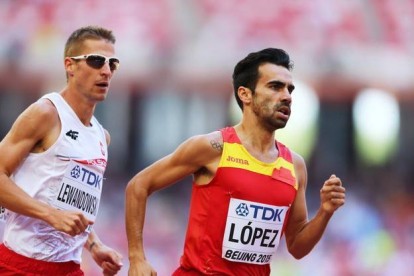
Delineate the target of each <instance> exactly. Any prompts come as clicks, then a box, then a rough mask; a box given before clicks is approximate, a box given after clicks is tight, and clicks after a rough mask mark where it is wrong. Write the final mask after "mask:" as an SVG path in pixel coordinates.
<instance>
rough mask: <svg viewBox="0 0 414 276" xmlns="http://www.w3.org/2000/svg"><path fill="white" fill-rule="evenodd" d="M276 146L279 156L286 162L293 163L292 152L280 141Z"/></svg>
mask: <svg viewBox="0 0 414 276" xmlns="http://www.w3.org/2000/svg"><path fill="white" fill-rule="evenodd" d="M276 145H277V148H278V150H279V156H280V157H282V158H283V159H285V160H286V161H288V162H290V163H293V162H292V153H291V152H290V149H289V148H288V147H286V146H285V145H283V144H282V143H280V142H278V141H276Z"/></svg>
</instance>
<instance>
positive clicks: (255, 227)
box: [126, 48, 345, 276]
mask: <svg viewBox="0 0 414 276" xmlns="http://www.w3.org/2000/svg"><path fill="white" fill-rule="evenodd" d="M291 67H292V66H291V61H290V58H289V56H288V54H287V53H286V52H285V51H283V50H280V49H273V48H269V49H264V50H262V51H259V52H256V53H251V54H249V55H248V56H247V57H246V58H245V59H243V60H241V61H240V62H239V63H238V64H237V65H236V67H235V70H234V74H233V85H234V91H235V96H236V99H237V102H238V104H239V106H240V107H241V109H242V110H243V119H242V121H241V123H240V124H238V125H236V126H235V127H228V128H224V129H222V130H220V131H216V132H213V133H210V134H207V135H201V136H195V137H192V138H190V139H189V140H187V141H186V142H184V143H183V144H182V145H181V146H179V147H178V148H177V150H176V151H175V152H173V153H172V154H170V155H168V156H167V157H165V158H163V159H161V160H159V161H158V162H156V163H154V164H153V165H151V166H150V167H148V168H147V169H145V170H143V171H142V172H140V173H139V174H137V175H136V176H135V177H134V178H133V179H132V180H131V181H130V183H129V184H128V187H127V192H126V224H127V234H128V245H129V259H130V263H131V265H130V269H129V276H137V275H144V276H153V275H156V272H155V271H154V269H153V268H152V267H151V265H150V264H149V263H148V261H147V260H146V258H145V254H144V249H143V238H142V230H143V226H144V225H143V224H144V216H145V205H146V201H147V197H148V196H149V195H150V194H152V193H153V192H155V191H157V190H159V189H162V188H165V187H167V186H169V185H171V184H173V183H175V182H176V181H178V180H180V179H182V178H183V177H185V176H187V175H190V174H193V176H194V182H193V192H192V198H191V210H190V219H189V224H188V229H187V235H186V240H185V245H184V254H183V256H182V257H181V262H180V267H179V268H178V269H177V270H176V271H175V272H174V274H173V275H174V276H186V275H234V276H259V275H260V276H262V275H263V276H265V275H270V265H269V263H270V262H271V258H272V256H273V254H274V253H275V251H276V249H277V247H278V244H279V241H280V239H281V237H282V235H283V234H284V235H285V237H286V243H287V247H288V250H289V252H290V253H291V254H292V255H293V256H294V257H295V258H297V259H300V258H302V257H304V256H305V255H307V254H308V253H309V252H310V251H311V250H312V248H313V247H314V246H315V245H316V243H317V242H318V241H319V240H320V238H321V237H322V235H323V233H324V231H325V228H326V226H327V224H328V222H329V220H330V218H331V216H332V215H333V213H334V212H335V211H336V210H337V209H338V208H339V207H340V206H342V205H343V204H344V203H345V188H343V187H342V183H341V180H340V179H339V178H337V177H336V176H335V175H331V177H330V178H329V179H328V180H326V181H325V183H324V184H323V187H322V189H321V192H320V198H321V205H320V208H319V211H318V213H317V214H316V216H315V217H314V218H313V219H312V220H308V215H307V207H306V200H305V190H306V183H307V173H306V165H305V163H304V161H303V159H302V158H301V157H300V156H299V155H298V154H296V153H294V152H293V151H291V150H289V149H288V148H287V147H285V146H284V145H283V144H281V143H279V142H276V141H275V131H276V130H277V129H280V128H283V127H284V126H285V125H286V123H287V121H288V119H289V116H290V111H291V110H290V106H291V102H292V98H291V94H292V92H293V90H294V85H293V80H292V75H291V72H290V70H291Z"/></svg>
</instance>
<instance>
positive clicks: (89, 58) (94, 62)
mask: <svg viewBox="0 0 414 276" xmlns="http://www.w3.org/2000/svg"><path fill="white" fill-rule="evenodd" d="M70 58H71V59H74V60H79V59H84V60H85V61H86V64H88V65H89V66H90V67H92V68H95V69H101V68H102V67H103V66H104V65H105V63H106V62H108V63H109V68H110V69H111V71H115V70H117V69H118V68H119V59H118V58H117V57H106V56H103V55H99V54H90V55H82V56H77V57H70Z"/></svg>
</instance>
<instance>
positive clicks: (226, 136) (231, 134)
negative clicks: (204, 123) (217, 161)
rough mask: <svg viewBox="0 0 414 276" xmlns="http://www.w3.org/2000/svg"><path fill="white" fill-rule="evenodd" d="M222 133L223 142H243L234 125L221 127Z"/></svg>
mask: <svg viewBox="0 0 414 276" xmlns="http://www.w3.org/2000/svg"><path fill="white" fill-rule="evenodd" d="M220 131H221V134H222V135H223V142H227V143H232V144H241V141H240V139H239V137H238V136H237V133H236V130H235V129H234V127H226V128H222V129H220Z"/></svg>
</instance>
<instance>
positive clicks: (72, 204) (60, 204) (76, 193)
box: [52, 160, 103, 221]
mask: <svg viewBox="0 0 414 276" xmlns="http://www.w3.org/2000/svg"><path fill="white" fill-rule="evenodd" d="M102 179H103V175H102V174H101V173H99V172H97V171H96V170H94V169H92V168H90V166H86V165H84V164H81V163H78V162H76V161H73V160H71V161H70V163H69V165H68V167H67V169H66V172H65V175H64V176H63V179H62V184H61V185H60V188H59V192H58V194H57V196H56V197H55V199H54V200H53V203H52V205H53V207H55V208H57V209H61V210H71V211H81V212H82V213H83V214H84V215H85V216H86V217H87V218H88V219H90V220H92V221H95V219H96V215H97V214H98V208H99V202H100V198H101V191H102Z"/></svg>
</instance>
